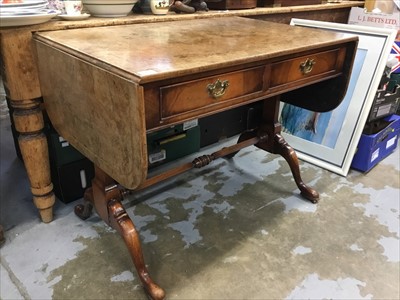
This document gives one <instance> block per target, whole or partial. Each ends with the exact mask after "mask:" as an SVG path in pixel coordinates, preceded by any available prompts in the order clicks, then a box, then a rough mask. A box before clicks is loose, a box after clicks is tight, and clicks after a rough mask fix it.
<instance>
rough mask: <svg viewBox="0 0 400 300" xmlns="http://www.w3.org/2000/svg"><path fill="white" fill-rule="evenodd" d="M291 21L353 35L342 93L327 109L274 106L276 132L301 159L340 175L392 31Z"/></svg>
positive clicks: (384, 59) (348, 159)
mask: <svg viewBox="0 0 400 300" xmlns="http://www.w3.org/2000/svg"><path fill="white" fill-rule="evenodd" d="M291 25H293V26H303V27H312V28H319V29H322V30H333V31H337V32H341V33H349V34H355V35H358V37H359V43H358V47H357V52H356V56H355V61H354V66H353V70H352V74H351V78H350V82H349V86H348V90H347V93H346V96H345V97H344V99H343V101H342V103H341V104H340V105H339V106H338V107H337V108H336V109H334V110H333V111H330V112H326V113H316V112H313V111H309V110H306V109H302V108H299V107H296V106H293V105H290V104H287V103H283V102H282V103H281V105H280V116H279V117H280V122H281V124H282V135H283V136H284V138H285V139H286V141H287V142H288V143H289V145H291V146H292V147H293V148H294V149H295V150H296V153H297V156H298V157H299V158H300V159H302V160H304V161H307V162H310V163H312V164H315V165H317V166H320V167H322V168H325V169H327V170H330V171H332V172H335V173H337V174H340V175H342V176H346V175H347V174H348V171H349V169H350V165H351V162H352V159H353V156H354V153H355V151H356V149H357V144H358V141H359V139H360V137H361V134H362V131H363V128H364V125H365V122H366V120H367V117H368V114H369V111H370V109H371V106H372V103H373V100H374V97H375V93H376V91H377V89H378V87H379V83H380V81H381V78H382V76H383V74H384V72H385V67H386V63H387V60H388V57H389V53H390V50H391V47H392V45H393V42H394V39H395V37H396V33H397V31H396V30H394V29H387V28H376V27H367V26H359V25H349V24H338V23H330V22H322V21H311V20H302V19H292V20H291Z"/></svg>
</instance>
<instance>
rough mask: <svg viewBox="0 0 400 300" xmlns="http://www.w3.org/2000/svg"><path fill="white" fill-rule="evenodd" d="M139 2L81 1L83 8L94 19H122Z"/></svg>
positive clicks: (125, 0) (117, 0)
mask: <svg viewBox="0 0 400 300" xmlns="http://www.w3.org/2000/svg"><path fill="white" fill-rule="evenodd" d="M138 1H139V0H83V1H82V2H83V5H84V7H85V8H86V9H87V10H88V11H89V12H90V13H91V14H92V16H94V17H105V18H114V17H124V16H126V15H128V14H129V13H130V12H131V10H132V8H133V6H134V5H135V3H136V2H138Z"/></svg>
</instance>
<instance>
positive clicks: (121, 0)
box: [82, 0, 139, 4]
mask: <svg viewBox="0 0 400 300" xmlns="http://www.w3.org/2000/svg"><path fill="white" fill-rule="evenodd" d="M138 1H139V0H83V1H82V3H83V4H114V3H117V4H132V3H133V4H135V3H136V2H138Z"/></svg>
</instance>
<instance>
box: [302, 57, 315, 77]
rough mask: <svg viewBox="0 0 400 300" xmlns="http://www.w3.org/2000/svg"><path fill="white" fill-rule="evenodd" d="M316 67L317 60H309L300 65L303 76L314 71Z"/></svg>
mask: <svg viewBox="0 0 400 300" xmlns="http://www.w3.org/2000/svg"><path fill="white" fill-rule="evenodd" d="M314 65H315V60H314V59H310V58H307V59H306V61H304V62H302V63H300V66H299V69H300V72H301V73H302V74H303V75H305V74H308V73H310V72H311V71H312V69H313V67H314Z"/></svg>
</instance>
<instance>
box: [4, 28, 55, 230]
mask: <svg viewBox="0 0 400 300" xmlns="http://www.w3.org/2000/svg"><path fill="white" fill-rule="evenodd" d="M0 50H1V51H0V67H1V68H0V73H1V76H2V80H3V84H4V88H5V91H6V95H7V98H8V99H9V103H10V106H11V108H12V110H13V111H14V112H13V114H12V118H13V120H14V125H15V129H16V130H17V132H18V133H19V137H18V143H19V147H20V149H21V155H22V159H23V161H24V164H25V168H26V171H27V173H28V179H29V182H30V187H31V191H32V194H33V201H34V203H35V205H36V207H37V208H38V209H39V213H40V216H41V218H42V221H43V222H45V223H48V222H51V221H52V220H53V205H54V202H55V196H54V193H53V185H52V183H51V176H50V164H49V155H48V146H47V140H46V136H45V135H44V133H43V126H44V122H43V114H42V110H41V98H40V97H41V91H40V84H39V76H38V72H37V67H36V60H35V57H34V51H33V49H32V33H31V31H29V30H20V31H10V32H2V33H1V34H0Z"/></svg>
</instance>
